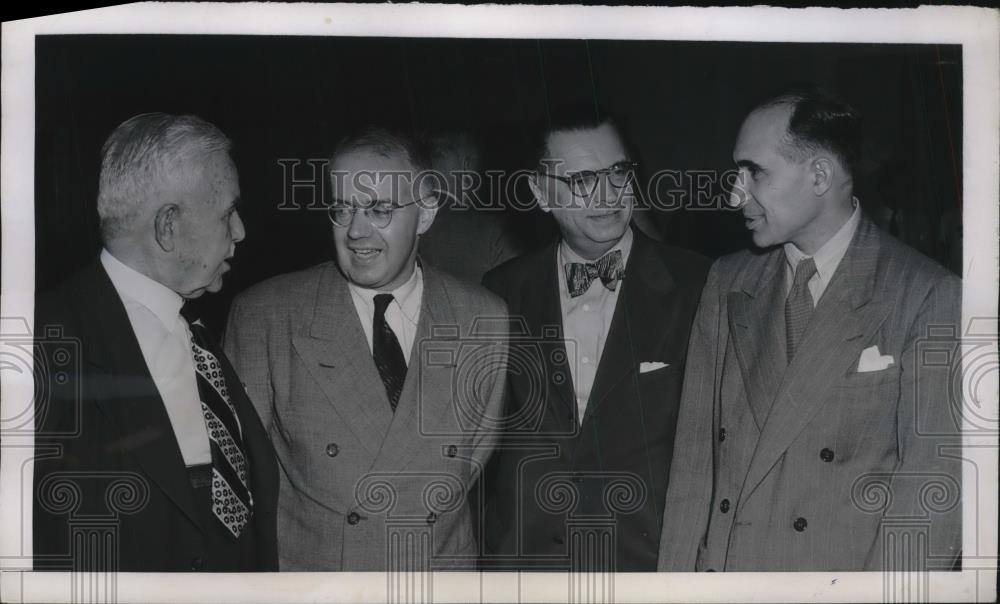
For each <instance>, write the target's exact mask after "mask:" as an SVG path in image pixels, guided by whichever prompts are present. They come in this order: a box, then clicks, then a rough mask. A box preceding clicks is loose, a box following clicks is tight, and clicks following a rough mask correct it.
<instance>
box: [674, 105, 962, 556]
mask: <svg viewBox="0 0 1000 604" xmlns="http://www.w3.org/2000/svg"><path fill="white" fill-rule="evenodd" d="M860 148H861V125H860V119H859V118H858V117H857V115H856V114H855V112H854V110H853V109H852V108H851V107H849V106H848V105H846V104H844V103H842V102H840V101H837V100H835V99H833V98H831V97H830V96H829V95H827V94H826V93H823V92H822V91H819V90H817V89H802V90H797V91H792V92H788V93H785V94H781V95H778V96H776V97H772V98H770V99H769V100H767V101H765V102H763V103H761V104H759V105H757V106H756V108H755V109H754V110H753V111H752V112H751V113H750V114H749V116H748V117H747V118H746V120H745V121H744V122H743V126H742V128H741V129H740V133H739V137H738V140H737V142H736V146H735V149H734V151H733V157H734V159H735V161H736V164H737V166H738V168H739V171H740V179H739V183H738V185H737V187H736V188H735V189H734V191H733V197H734V199H733V201H734V203H736V204H739V205H741V206H742V209H743V214H744V217H745V219H746V226H747V228H748V229H749V230H750V231H751V232H752V234H753V240H754V243H755V244H756V246H758V247H759V248H762V249H761V250H757V251H753V252H751V251H749V250H747V251H743V252H739V253H736V254H733V255H731V256H726V257H724V258H721V259H719V260H718V261H717V262H716V263H715V265H714V266H713V267H712V270H711V272H710V273H709V276H708V281H707V284H706V286H705V290H704V292H703V294H702V299H701V303H700V306H699V309H698V313H697V316H696V319H695V324H694V328H693V329H692V332H691V342H690V346H689V351H688V362H687V371H686V374H685V382H684V388H683V394H682V398H681V407H680V417H679V420H678V426H677V438H676V444H675V448H674V458H673V463H672V466H671V471H670V485H669V488H668V490H667V496H666V502H665V505H664V517H663V533H662V537H661V540H660V555H659V563H658V567H659V569H660V570H675V571H694V570H698V571H749V570H766V571H793V570H802V571H805V570H810V571H820V570H838V571H860V570H879V569H897V570H906V569H910V570H918V569H921V568H930V569H950V568H952V567H953V565H954V564H955V561H956V559H957V557H958V555H959V553H960V548H961V530H960V529H961V506H960V495H959V486H960V477H961V467H960V445H961V440H960V436H959V432H958V428H957V426H958V425H960V420H959V407H958V404H959V401H957V400H953V399H954V397H955V396H956V395H955V394H953V391H952V389H951V384H952V383H953V382H952V380H953V378H954V377H955V376H956V375H957V373H956V372H957V370H958V366H959V362H960V361H959V358H958V357H959V354H958V353H957V345H956V337H957V334H958V333H960V332H959V331H958V327H959V322H960V309H961V304H960V297H961V284H960V281H959V279H957V278H956V277H955V276H953V275H952V274H951V273H949V272H948V271H946V270H945V269H944V268H942V267H941V266H939V265H937V264H935V263H934V262H932V261H930V260H928V259H927V258H925V257H923V256H921V255H920V254H918V253H917V252H915V251H913V250H912V249H909V248H907V247H906V246H904V245H903V244H901V243H900V242H898V241H896V240H895V239H893V238H892V237H890V236H889V235H887V234H885V233H883V232H881V231H879V230H878V228H877V227H876V226H875V225H874V224H873V223H872V222H871V221H870V220H869V219H868V218H867V217H865V216H864V215H863V214H862V213H861V209H860V208H859V206H858V201H857V199H856V198H854V196H853V177H854V175H855V174H856V170H857V164H858V157H859V155H860ZM959 383H960V382H959Z"/></svg>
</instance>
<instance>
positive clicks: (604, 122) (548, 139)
mask: <svg viewBox="0 0 1000 604" xmlns="http://www.w3.org/2000/svg"><path fill="white" fill-rule="evenodd" d="M602 128H610V129H611V132H612V133H613V134H614V135H615V138H617V139H618V142H619V143H620V144H621V147H622V149H624V150H625V152H626V154H628V149H627V147H626V145H625V138H624V137H623V136H622V130H621V128H620V127H619V126H618V123H617V122H616V121H615V119H614V118H613V117H611V116H610V115H607V116H604V117H603V118H602V119H601V120H600V121H598V122H595V123H594V124H593V125H587V124H583V125H573V126H565V127H561V128H553V129H549V130H546V132H545V148H544V149H543V150H542V151H543V153H542V157H540V158H538V164H539V167H540V165H541V161H542V160H545V159H559V158H554V157H552V156H551V155H552V148H551V146H550V145H551V143H552V138H553V137H555V136H558V135H567V134H578V133H584V132H597V131H598V130H601V129H602Z"/></svg>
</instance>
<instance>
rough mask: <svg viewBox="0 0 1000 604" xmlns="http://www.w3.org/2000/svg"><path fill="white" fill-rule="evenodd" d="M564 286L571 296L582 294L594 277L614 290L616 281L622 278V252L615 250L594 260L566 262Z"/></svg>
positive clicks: (616, 284) (588, 287) (616, 285)
mask: <svg viewBox="0 0 1000 604" xmlns="http://www.w3.org/2000/svg"><path fill="white" fill-rule="evenodd" d="M564 268H565V269H566V287H567V289H569V295H570V297H571V298H575V297H577V296H582V295H583V294H584V293H585V292H586V291H587V290H588V289H590V284H591V282H593V280H594V279H598V278H600V280H601V283H603V284H604V287H606V288H608V289H609V290H611V291H615V288H616V287H618V281H619V279H621V278H622V273H623V272H624V271H622V252H621V250H615V251H613V252H611V253H610V254H605V255H603V256H601V257H600V258H599V259H598V260H597V261H595V262H567V263H566V266H565V267H564Z"/></svg>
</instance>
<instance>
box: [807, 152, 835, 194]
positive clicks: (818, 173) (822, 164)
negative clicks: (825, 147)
mask: <svg viewBox="0 0 1000 604" xmlns="http://www.w3.org/2000/svg"><path fill="white" fill-rule="evenodd" d="M809 168H810V172H811V173H812V188H813V193H815V194H816V195H817V196H821V195H824V194H826V192H827V191H829V190H830V187H832V186H833V175H834V171H835V170H836V169H837V166H836V164H834V163H833V161H832V160H831V159H830V158H829V157H825V156H822V155H821V156H819V157H817V158H815V159H813V160H812V162H810V164H809Z"/></svg>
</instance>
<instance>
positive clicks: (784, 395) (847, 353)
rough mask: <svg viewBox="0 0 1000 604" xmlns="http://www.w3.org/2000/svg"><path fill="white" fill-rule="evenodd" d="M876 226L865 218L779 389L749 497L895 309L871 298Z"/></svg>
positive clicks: (747, 484) (751, 475)
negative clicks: (834, 384)
mask: <svg viewBox="0 0 1000 604" xmlns="http://www.w3.org/2000/svg"><path fill="white" fill-rule="evenodd" d="M879 238H880V235H879V233H878V230H877V228H876V227H875V225H874V224H872V223H871V221H870V220H868V219H867V218H864V217H863V218H862V221H861V223H860V224H859V225H858V231H857V233H855V236H854V240H853V241H852V243H851V246H850V247H849V248H848V250H847V253H846V254H845V255H844V258H843V260H841V263H840V266H838V267H837V270H836V272H835V273H834V275H833V278H832V279H831V280H830V284H829V285H828V286H827V288H826V291H825V292H824V294H823V297H822V298H820V301H819V304H817V306H816V312H815V313H814V314H813V318H812V320H811V321H810V323H809V326H808V327H807V328H806V332H805V334H803V339H802V344H801V346H800V348H799V350H798V352H796V354H795V358H794V359H793V360H792V364H791V365H790V366H789V367H788V371H787V372H786V374H785V379H784V381H782V382H781V386H780V387H779V389H778V392H777V396H776V397H775V399H774V403H773V407H772V409H771V413H770V415H769V416H768V418H767V422H766V424H765V425H764V428H763V432H762V434H761V436H760V439H759V440H758V444H757V450H756V451H755V452H754V456H753V460H752V461H751V463H750V468H749V470H748V473H747V479H746V482H745V485H744V495H743V496H744V497H749V496H750V495H751V494H752V493H753V490H754V489H755V488H756V486H757V485H758V484H760V482H761V481H762V480H763V479H764V476H766V475H767V473H768V471H769V470H770V469H771V467H773V466H774V464H775V463H776V462H777V461H778V459H779V458H780V457H781V455H782V454H783V453H784V452H785V450H786V449H788V447H789V446H790V445H791V444H792V442H793V441H794V440H795V439H796V438H798V436H799V434H800V433H801V432H802V429H803V428H804V427H805V426H806V424H808V423H809V421H810V420H811V419H812V417H813V416H814V415H815V414H816V412H817V411H818V410H819V408H820V406H821V405H822V404H824V402H825V401H826V399H827V397H826V395H825V393H827V392H829V390H830V388H831V386H832V384H833V383H834V382H835V381H836V380H837V379H839V378H841V377H843V376H844V375H846V374H847V373H848V372H850V371H851V368H852V365H853V364H854V363H856V362H857V360H858V357H859V356H860V354H861V349H862V348H863V347H864V346H865V344H866V343H868V341H869V340H870V337H871V335H872V334H874V333H875V332H876V331H878V329H879V327H880V326H881V324H882V323H883V322H884V321H885V319H886V317H888V315H889V313H890V312H891V310H892V307H891V305H890V304H889V303H885V302H878V301H873V298H874V297H875V288H876V283H877V279H876V275H877V272H878V270H877V269H878V254H879Z"/></svg>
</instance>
